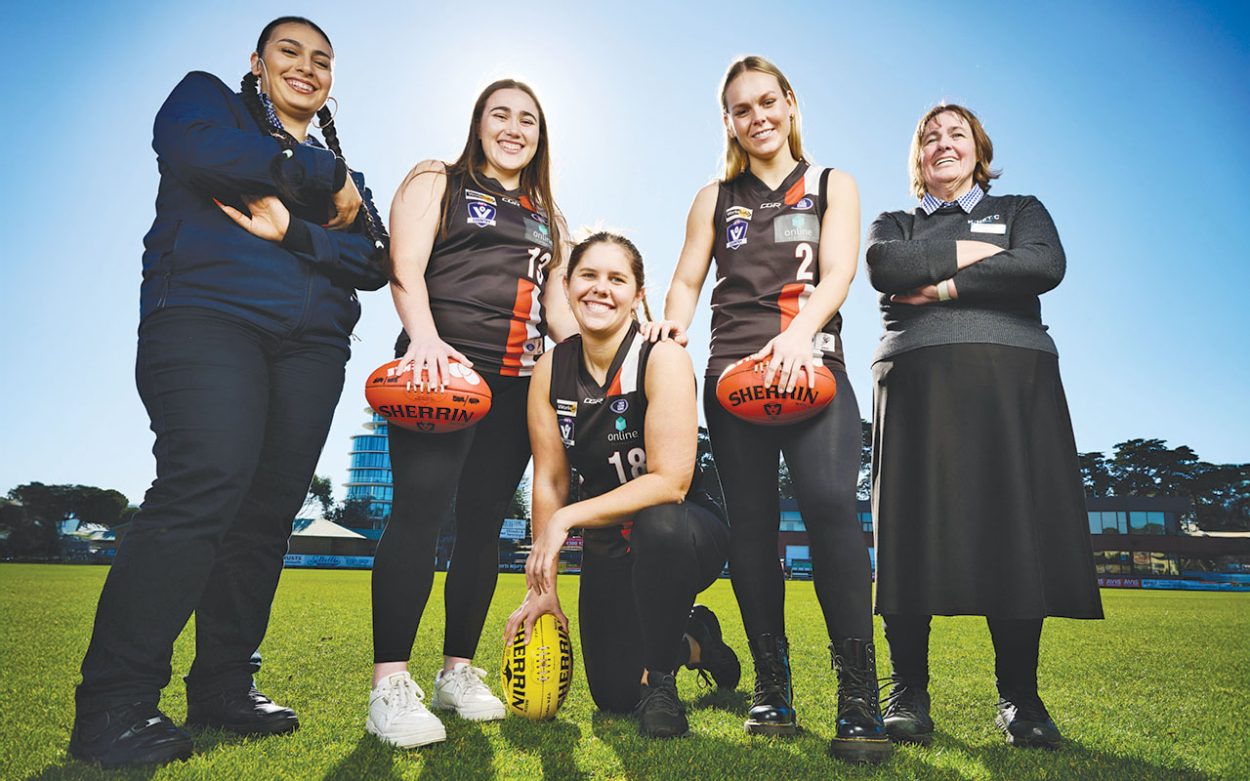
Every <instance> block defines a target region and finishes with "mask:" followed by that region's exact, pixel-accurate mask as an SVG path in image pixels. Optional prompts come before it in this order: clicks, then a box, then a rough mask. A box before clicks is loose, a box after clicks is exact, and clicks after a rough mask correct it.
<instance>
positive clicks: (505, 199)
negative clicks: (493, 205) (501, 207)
mask: <svg viewBox="0 0 1250 781" xmlns="http://www.w3.org/2000/svg"><path fill="white" fill-rule="evenodd" d="M499 199H500V200H501V201H503V202H504V203H506V204H508V205H509V206H520V205H521V202H520V201H518V200H517V199H516V198H509V197H508V196H506V195H501V196H499Z"/></svg>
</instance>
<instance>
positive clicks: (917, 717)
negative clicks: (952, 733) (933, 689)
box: [882, 677, 933, 746]
mask: <svg viewBox="0 0 1250 781" xmlns="http://www.w3.org/2000/svg"><path fill="white" fill-rule="evenodd" d="M882 716H883V717H884V718H885V731H886V732H888V733H889V734H890V740H892V741H894V742H895V743H918V744H919V745H922V746H927V745H929V741H931V740H933V719H932V718H931V717H930V716H929V691H928V689H926V688H925V687H924V686H914V685H912V684H909V683H906V682H905V681H903V680H902V679H900V678H898V677H895V678H894V685H893V686H891V687H890V693H889V694H887V695H886V698H885V712H884V713H883V714H882Z"/></svg>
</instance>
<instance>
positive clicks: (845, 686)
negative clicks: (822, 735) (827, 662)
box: [829, 638, 894, 762]
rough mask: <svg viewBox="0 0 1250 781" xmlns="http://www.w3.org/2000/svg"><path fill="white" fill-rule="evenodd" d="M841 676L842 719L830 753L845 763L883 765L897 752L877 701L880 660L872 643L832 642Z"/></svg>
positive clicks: (839, 683) (855, 639)
mask: <svg viewBox="0 0 1250 781" xmlns="http://www.w3.org/2000/svg"><path fill="white" fill-rule="evenodd" d="M829 650H830V652H831V653H832V656H833V669H834V670H836V671H837V673H838V720H837V725H836V732H835V734H834V736H833V740H831V741H830V742H829V753H831V754H833V755H834V756H835V757H837V758H838V759H841V760H843V761H845V762H883V761H885V760H886V759H889V758H890V755H891V754H893V753H894V746H893V745H891V744H890V736H889V735H888V734H887V733H886V731H885V724H884V722H882V720H881V703H880V701H879V700H878V699H877V693H878V690H877V658H876V653H875V651H874V649H873V646H872V640H861V639H857V638H848V639H845V640H843V641H842V642H840V643H830V644H829Z"/></svg>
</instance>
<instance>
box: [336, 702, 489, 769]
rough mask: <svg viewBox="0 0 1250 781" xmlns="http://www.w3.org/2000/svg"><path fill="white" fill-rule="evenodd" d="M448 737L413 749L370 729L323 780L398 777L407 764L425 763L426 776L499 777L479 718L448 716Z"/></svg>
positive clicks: (445, 721)
mask: <svg viewBox="0 0 1250 781" xmlns="http://www.w3.org/2000/svg"><path fill="white" fill-rule="evenodd" d="M443 723H444V724H445V725H446V726H447V740H445V741H443V742H442V743H434V744H432V745H429V746H421V747H419V748H413V749H403V748H396V747H394V746H390V745H387V744H386V743H383V742H382V741H380V740H378V739H377V738H376V737H374V736H373V735H370V734H368V733H366V734H363V735H361V736H360V740H358V741H357V742H356V748H355V749H354V750H353V751H352V753H350V754H348V755H347V756H346V757H343V759H342V760H340V761H339V763H338V764H337V765H335V766H334V767H333V768H331V769H330V770H329V771H327V772H326V774H325V775H324V776H322V779H323V781H357V779H361V778H369V779H398V778H401V777H402V776H401V774H400V770H401V769H402V768H403V767H404V765H405V764H409V763H418V764H420V765H421V776H420V778H422V779H439V781H446V779H449V778H454V779H456V781H461V779H464V781H478V780H479V779H481V780H484V779H493V778H494V777H495V771H494V768H493V765H494V751H493V750H492V749H491V747H490V741H489V740H487V738H486V736H485V735H483V734H482V728H481V726H480V725H478V724H477V723H475V722H472V721H466V720H464V719H457V718H454V717H444V718H443Z"/></svg>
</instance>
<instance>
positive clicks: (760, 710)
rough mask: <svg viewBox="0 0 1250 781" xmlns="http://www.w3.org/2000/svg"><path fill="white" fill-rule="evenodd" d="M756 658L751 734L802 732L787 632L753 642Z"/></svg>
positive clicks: (763, 636) (748, 722) (747, 727)
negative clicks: (796, 714) (793, 685)
mask: <svg viewBox="0 0 1250 781" xmlns="http://www.w3.org/2000/svg"><path fill="white" fill-rule="evenodd" d="M750 646H751V656H753V657H754V658H755V695H754V696H753V697H752V698H751V712H750V714H749V716H748V718H747V721H746V725H745V726H746V731H747V734H749V735H793V734H795V733H796V732H798V731H799V725H798V719H797V718H796V716H795V713H794V704H793V703H794V689H793V688H792V687H791V685H790V644H789V643H787V642H786V638H785V636H784V635H760V636H759V637H757V638H755V639H754V640H751V641H750Z"/></svg>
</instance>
